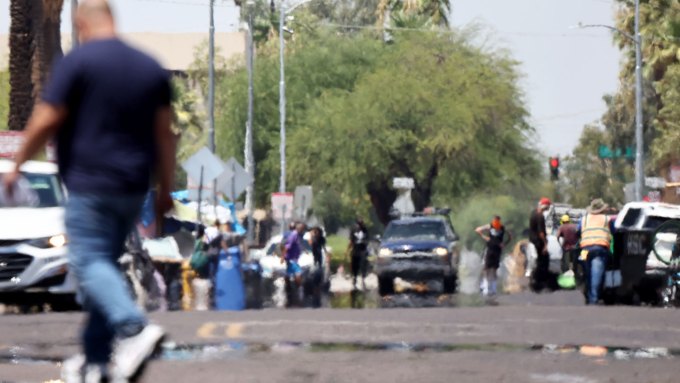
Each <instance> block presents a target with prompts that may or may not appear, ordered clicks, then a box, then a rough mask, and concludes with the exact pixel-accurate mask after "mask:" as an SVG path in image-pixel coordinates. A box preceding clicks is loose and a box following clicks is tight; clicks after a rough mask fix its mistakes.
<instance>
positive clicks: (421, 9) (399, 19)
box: [376, 0, 451, 28]
mask: <svg viewBox="0 0 680 383" xmlns="http://www.w3.org/2000/svg"><path fill="white" fill-rule="evenodd" d="M450 10H451V1H450V0H380V1H379V3H378V9H377V10H376V14H377V16H378V22H377V24H378V26H380V27H383V26H385V21H386V20H388V21H390V22H392V23H393V25H394V26H395V27H400V28H430V27H433V26H436V27H448V26H449V11H450Z"/></svg>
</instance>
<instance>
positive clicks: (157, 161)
mask: <svg viewBox="0 0 680 383" xmlns="http://www.w3.org/2000/svg"><path fill="white" fill-rule="evenodd" d="M76 19H77V26H78V31H79V38H80V40H81V42H82V45H81V46H80V47H79V48H76V49H75V50H74V51H72V52H71V53H70V54H68V55H67V56H65V57H64V58H63V59H62V60H61V61H60V62H59V63H58V64H57V65H56V67H55V68H54V70H53V72H52V74H51V80H50V81H49V83H48V84H47V86H46V88H45V92H44V94H43V95H42V101H41V102H40V103H39V104H38V105H36V107H35V110H34V111H33V115H32V116H31V118H30V120H29V122H28V124H27V127H26V130H25V134H26V142H25V144H24V146H23V147H22V148H21V150H20V151H19V153H18V154H17V157H16V168H15V170H14V172H13V173H9V174H8V175H7V176H6V177H5V178H4V180H3V183H4V187H5V188H6V190H7V191H8V192H10V193H11V191H12V187H13V185H14V183H15V182H16V180H17V179H18V178H19V168H20V166H21V165H22V163H24V162H25V161H27V160H28V159H30V158H31V157H32V156H33V155H35V154H36V153H37V152H38V150H40V148H41V147H43V146H44V145H45V143H46V142H47V141H48V140H49V139H50V138H51V137H53V136H56V140H57V159H58V163H59V171H60V173H61V176H62V178H63V180H64V183H65V184H66V187H67V188H68V190H69V198H68V202H67V205H66V231H67V236H68V239H69V249H70V258H69V262H70V268H71V270H72V271H73V272H75V274H76V276H77V278H78V282H79V287H80V292H81V293H82V297H83V304H84V307H85V309H86V310H87V312H88V314H89V316H88V319H87V323H86V324H85V328H84V331H83V333H82V338H83V349H84V356H76V357H74V358H71V359H69V360H67V361H66V362H65V363H64V367H63V371H62V375H63V378H64V380H65V381H66V382H73V381H77V382H81V381H86V382H91V381H92V382H99V381H100V380H101V379H103V378H104V376H106V375H109V376H110V378H111V379H112V380H113V381H116V382H124V381H127V380H128V379H130V378H131V377H133V376H134V375H136V374H137V373H138V372H139V370H140V367H141V366H142V365H143V363H144V361H145V360H146V359H147V358H148V356H150V355H151V354H152V352H153V351H154V349H155V348H156V347H157V345H158V343H159V342H160V341H161V339H162V337H163V335H164V333H163V330H162V329H161V328H160V327H159V326H156V325H153V324H149V323H148V322H147V320H146V318H145V316H144V315H143V313H142V312H141V311H140V310H139V309H138V308H137V307H136V306H135V303H134V301H133V300H132V299H131V296H130V293H129V291H128V288H127V286H126V283H125V281H124V279H123V278H122V276H121V273H120V271H119V269H118V265H117V259H118V257H119V256H120V254H121V251H122V250H123V246H124V241H125V238H126V236H127V235H128V233H129V232H130V230H131V228H132V227H133V223H134V221H135V220H136V219H137V217H138V215H139V213H140V211H141V206H142V203H143V200H144V195H145V193H146V192H147V191H148V189H149V186H150V182H152V181H153V182H154V183H155V184H156V186H157V188H158V189H157V193H156V194H157V196H158V197H157V201H156V209H157V210H158V212H159V213H163V212H166V211H168V210H169V209H170V208H171V206H172V200H171V198H170V195H169V192H170V188H171V185H172V182H173V172H174V166H175V148H174V136H173V134H172V132H171V130H170V122H171V108H170V100H171V90H170V83H169V76H168V74H167V72H166V71H164V70H163V69H162V68H161V67H160V65H159V64H158V63H157V62H155V61H154V60H153V59H151V58H150V57H149V56H147V55H145V54H143V53H141V52H139V51H137V50H135V49H133V48H131V47H129V46H128V45H126V44H125V43H123V42H122V41H120V40H119V39H118V38H117V35H116V30H115V24H114V19H113V15H112V12H111V9H110V7H109V4H108V2H107V1H106V0H83V1H81V5H80V6H79V8H78V10H77V17H76ZM109 361H111V362H112V364H111V367H112V370H111V371H110V372H111V374H108V373H109V371H108V370H107V367H108V363H109Z"/></svg>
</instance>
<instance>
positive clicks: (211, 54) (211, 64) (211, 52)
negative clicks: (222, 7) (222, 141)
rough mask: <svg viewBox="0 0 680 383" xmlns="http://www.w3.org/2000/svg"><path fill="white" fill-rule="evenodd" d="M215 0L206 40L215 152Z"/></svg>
mask: <svg viewBox="0 0 680 383" xmlns="http://www.w3.org/2000/svg"><path fill="white" fill-rule="evenodd" d="M214 12H215V0H210V33H209V41H208V140H209V141H208V143H209V145H210V151H211V152H212V153H215V17H214ZM212 198H213V205H215V206H216V205H217V180H215V181H213V195H212Z"/></svg>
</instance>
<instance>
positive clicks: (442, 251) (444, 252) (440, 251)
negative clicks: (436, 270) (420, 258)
mask: <svg viewBox="0 0 680 383" xmlns="http://www.w3.org/2000/svg"><path fill="white" fill-rule="evenodd" d="M432 252H433V253H435V254H436V255H438V256H440V257H445V256H447V255H449V250H448V249H446V248H444V247H437V248H436V249H434V250H432Z"/></svg>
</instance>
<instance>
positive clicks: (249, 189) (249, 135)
mask: <svg viewBox="0 0 680 383" xmlns="http://www.w3.org/2000/svg"><path fill="white" fill-rule="evenodd" d="M254 6H255V2H254V0H248V1H246V9H247V12H248V31H247V33H248V34H247V39H246V42H247V51H246V65H247V66H248V121H247V122H246V142H245V155H244V157H245V163H246V169H245V170H246V172H247V173H248V174H250V176H251V181H250V183H249V184H248V186H246V204H245V208H246V211H247V212H248V234H247V240H248V243H252V241H253V234H254V230H253V229H254V226H253V209H254V206H255V204H254V202H253V200H254V193H255V161H254V159H253V62H254V59H255V57H254V56H255V55H254V49H253V7H254Z"/></svg>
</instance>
